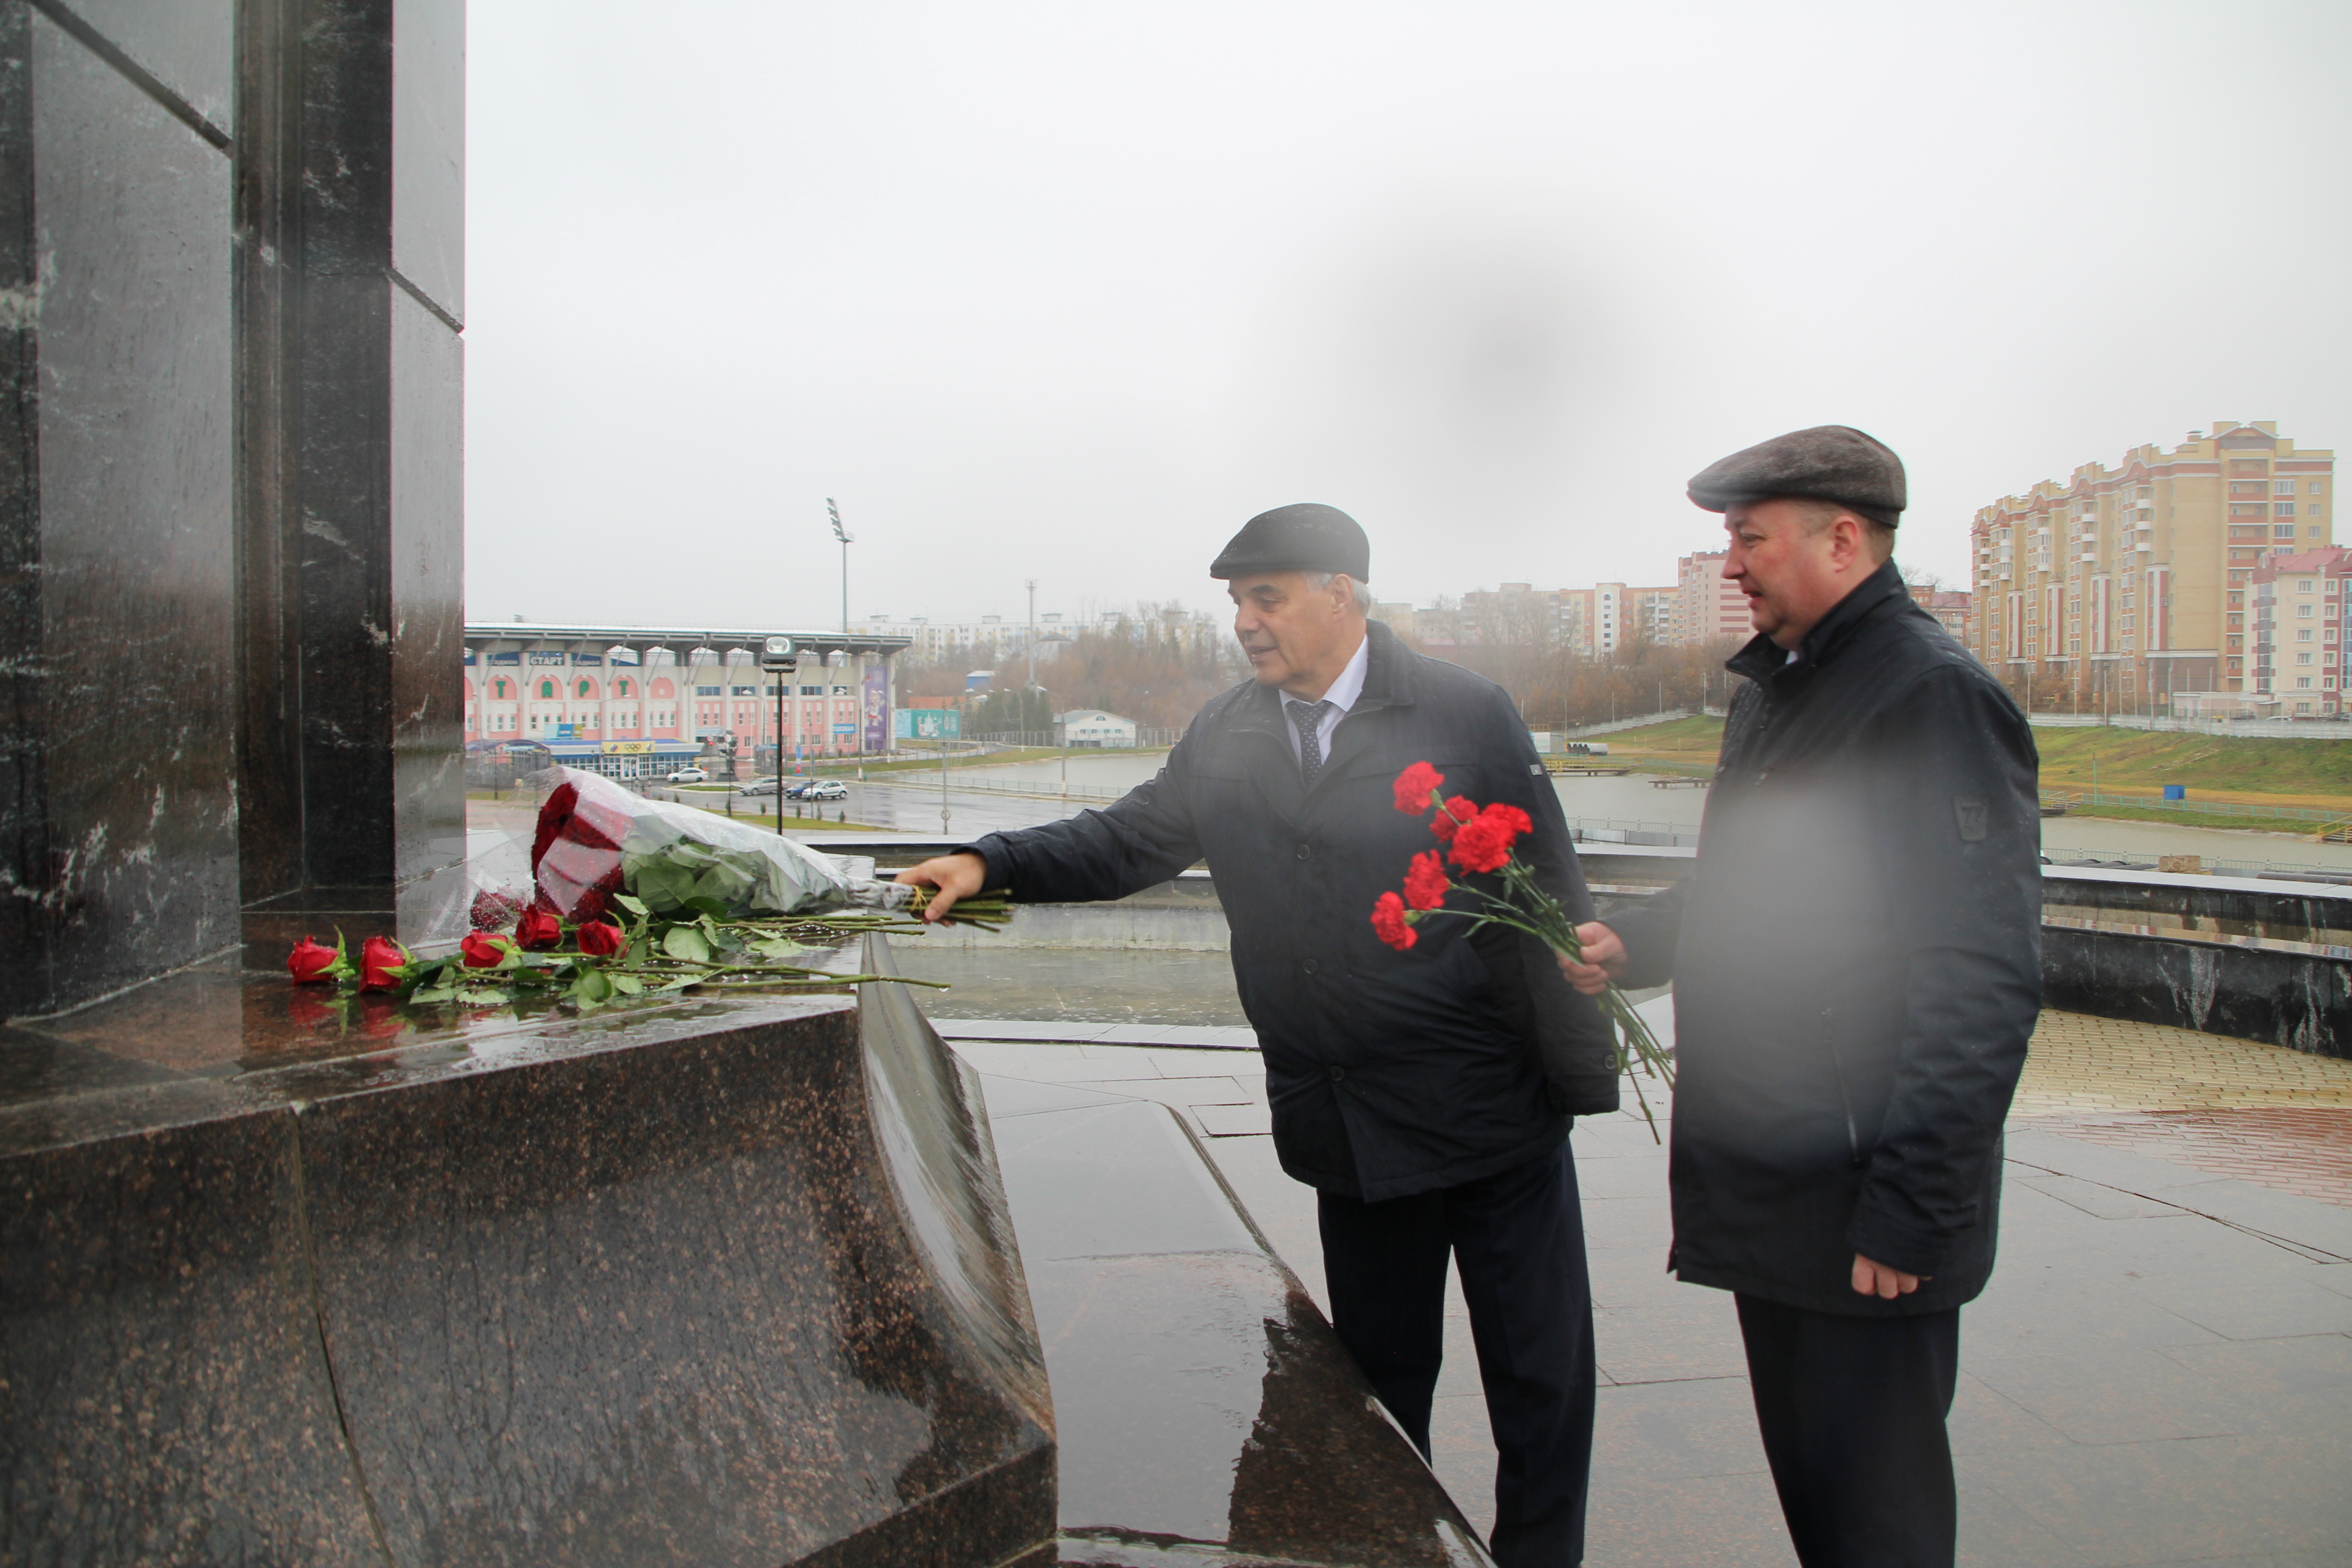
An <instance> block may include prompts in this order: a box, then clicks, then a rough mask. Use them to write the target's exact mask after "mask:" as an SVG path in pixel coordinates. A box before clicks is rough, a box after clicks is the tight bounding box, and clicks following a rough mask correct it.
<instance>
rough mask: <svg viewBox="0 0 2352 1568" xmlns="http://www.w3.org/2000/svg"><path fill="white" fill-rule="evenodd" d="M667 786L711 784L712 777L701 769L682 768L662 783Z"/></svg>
mask: <svg viewBox="0 0 2352 1568" xmlns="http://www.w3.org/2000/svg"><path fill="white" fill-rule="evenodd" d="M662 782H663V783H665V784H709V782H710V775H709V773H705V772H703V771H702V770H701V769H700V768H680V769H678V770H677V772H676V773H671V774H670V775H669V776H668V777H667V778H666V779H664V780H663V781H662Z"/></svg>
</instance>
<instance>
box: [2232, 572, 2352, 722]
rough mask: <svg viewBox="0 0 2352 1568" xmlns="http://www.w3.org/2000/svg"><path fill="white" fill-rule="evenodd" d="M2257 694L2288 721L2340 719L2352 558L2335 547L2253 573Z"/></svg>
mask: <svg viewBox="0 0 2352 1568" xmlns="http://www.w3.org/2000/svg"><path fill="white" fill-rule="evenodd" d="M2252 593H2253V605H2252V615H2253V638H2254V652H2253V659H2254V663H2253V676H2252V682H2253V683H2252V690H2253V691H2254V692H2255V693H2257V694H2267V695H2269V696H2270V697H2272V698H2273V699H2275V705H2274V706H2273V705H2271V704H2265V705H2264V706H2265V707H2267V708H2269V710H2270V711H2273V712H2276V713H2281V714H2284V715H2286V716H2287V717H2289V718H2298V719H2299V718H2322V717H2327V716H2331V715H2334V714H2337V713H2341V712H2343V711H2344V709H2343V708H2342V706H2341V702H2342V699H2343V691H2342V688H2341V682H2342V677H2343V675H2344V668H2343V653H2344V650H2345V649H2346V648H2347V647H2352V621H2347V616H2352V550H2347V549H2346V548H2344V547H2343V546H2342V545H2336V544H2331V545H2327V546H2325V547H2324V548H2321V549H2318V550H2305V551H2302V552H2297V553H2295V554H2293V555H2273V556H2271V557H2270V558H2269V559H2268V560H2266V561H2264V562H2263V563H2262V564H2261V565H2259V566H2257V567H2255V568H2254V575H2253V578H2252Z"/></svg>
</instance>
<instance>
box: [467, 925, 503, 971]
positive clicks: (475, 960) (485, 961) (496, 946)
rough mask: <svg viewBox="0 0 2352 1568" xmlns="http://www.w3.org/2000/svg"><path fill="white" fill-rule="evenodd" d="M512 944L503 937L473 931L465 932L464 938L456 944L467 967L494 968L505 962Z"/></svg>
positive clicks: (486, 932)
mask: <svg viewBox="0 0 2352 1568" xmlns="http://www.w3.org/2000/svg"><path fill="white" fill-rule="evenodd" d="M513 946H514V943H513V942H509V941H508V940H507V939H506V938H505V937H502V936H494V935H492V934H491V933H490V932H488V931H467V933H466V940H465V941H463V942H459V943H458V944H457V952H458V955H459V956H460V957H462V958H463V959H465V961H466V967H467V968H468V969H496V968H497V967H498V966H499V964H501V963H505V962H506V956H507V952H508V951H509V949H510V948H512V947H513Z"/></svg>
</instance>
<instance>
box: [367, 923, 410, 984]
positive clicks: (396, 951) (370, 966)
mask: <svg viewBox="0 0 2352 1568" xmlns="http://www.w3.org/2000/svg"><path fill="white" fill-rule="evenodd" d="M407 962H408V954H406V953H404V952H401V951H400V943H398V942H394V941H393V940H391V939H390V938H389V937H381V936H372V937H370V938H368V939H367V945H366V946H365V947H362V948H361V949H360V989H361V990H362V991H394V990H397V989H399V986H400V976H399V974H397V973H394V972H395V971H396V970H398V969H399V968H400V966H401V965H402V964H404V963H407Z"/></svg>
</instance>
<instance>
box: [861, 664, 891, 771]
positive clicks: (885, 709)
mask: <svg viewBox="0 0 2352 1568" xmlns="http://www.w3.org/2000/svg"><path fill="white" fill-rule="evenodd" d="M859 714H860V717H861V718H862V719H863V720H864V721H865V726H866V733H865V736H864V737H863V739H862V740H861V742H859V744H860V749H862V750H864V751H868V752H887V751H888V750H889V749H890V672H889V670H888V669H887V668H884V667H883V666H881V665H878V664H877V665H871V666H868V667H867V668H866V702H865V706H864V707H863V708H861V709H860V710H859Z"/></svg>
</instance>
